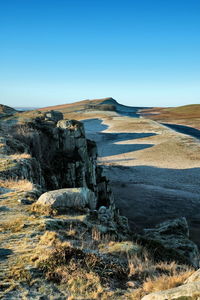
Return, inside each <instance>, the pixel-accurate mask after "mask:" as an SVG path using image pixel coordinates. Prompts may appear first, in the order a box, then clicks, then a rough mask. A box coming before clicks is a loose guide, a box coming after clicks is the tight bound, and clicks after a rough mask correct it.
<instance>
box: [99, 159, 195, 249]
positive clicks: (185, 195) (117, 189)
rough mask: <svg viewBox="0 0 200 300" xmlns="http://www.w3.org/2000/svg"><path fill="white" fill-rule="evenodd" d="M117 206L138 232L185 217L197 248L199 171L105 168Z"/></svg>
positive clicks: (132, 227)
mask: <svg viewBox="0 0 200 300" xmlns="http://www.w3.org/2000/svg"><path fill="white" fill-rule="evenodd" d="M104 170H105V175H107V176H108V178H109V179H110V183H111V187H112V190H113V193H114V197H115V201H116V204H117V207H119V208H120V211H121V213H122V215H125V216H126V217H128V219H129V222H130V226H131V229H132V230H133V231H134V232H141V230H142V229H143V228H149V227H153V226H155V225H156V224H158V223H160V222H163V221H165V220H169V219H174V218H177V217H186V219H187V220H188V223H189V226H190V233H191V234H190V236H191V239H192V240H193V241H194V242H195V243H197V244H198V245H199V246H200V212H199V207H200V194H199V185H198V182H199V179H200V168H191V169H181V170H180V169H179V170H177V169H166V168H156V167H151V166H134V167H126V166H120V165H119V166H107V167H104Z"/></svg>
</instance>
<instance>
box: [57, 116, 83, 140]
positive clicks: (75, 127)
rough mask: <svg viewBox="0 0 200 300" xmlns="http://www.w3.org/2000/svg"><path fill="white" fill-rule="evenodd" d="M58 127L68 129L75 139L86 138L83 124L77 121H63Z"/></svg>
mask: <svg viewBox="0 0 200 300" xmlns="http://www.w3.org/2000/svg"><path fill="white" fill-rule="evenodd" d="M57 127H59V128H63V129H68V130H70V131H72V132H73V134H74V137H75V138H79V137H81V136H83V137H85V129H84V125H83V123H81V122H79V121H77V120H62V121H59V122H58V124H57Z"/></svg>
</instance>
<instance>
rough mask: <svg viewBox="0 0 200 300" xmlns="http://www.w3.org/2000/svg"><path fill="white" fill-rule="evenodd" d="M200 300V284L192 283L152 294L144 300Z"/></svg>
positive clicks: (143, 299)
mask: <svg viewBox="0 0 200 300" xmlns="http://www.w3.org/2000/svg"><path fill="white" fill-rule="evenodd" d="M198 299H200V282H199V281H198V282H191V283H188V284H184V285H181V286H179V287H176V288H173V289H169V290H165V291H161V292H156V293H151V294H149V295H146V296H144V297H143V298H142V300H198Z"/></svg>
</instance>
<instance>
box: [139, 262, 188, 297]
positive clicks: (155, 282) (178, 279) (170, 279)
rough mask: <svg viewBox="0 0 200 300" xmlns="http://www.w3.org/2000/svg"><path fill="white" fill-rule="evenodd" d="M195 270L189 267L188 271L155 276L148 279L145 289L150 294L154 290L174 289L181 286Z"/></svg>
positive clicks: (144, 285)
mask: <svg viewBox="0 0 200 300" xmlns="http://www.w3.org/2000/svg"><path fill="white" fill-rule="evenodd" d="M193 272H194V270H191V269H189V268H188V270H187V271H182V272H177V271H176V272H174V274H172V275H169V276H168V275H162V276H159V277H155V278H154V279H151V278H149V279H147V281H146V282H145V283H144V284H143V290H144V292H145V293H147V294H149V293H152V292H158V291H163V290H168V289H172V288H174V287H177V286H180V285H182V284H183V283H184V281H185V280H186V279H187V278H188V277H189V276H190V275H192V273H193Z"/></svg>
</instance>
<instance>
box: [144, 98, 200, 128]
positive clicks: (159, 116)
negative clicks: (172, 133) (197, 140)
mask: <svg viewBox="0 0 200 300" xmlns="http://www.w3.org/2000/svg"><path fill="white" fill-rule="evenodd" d="M141 113H142V115H143V116H144V117H146V118H149V119H152V120H155V121H158V122H162V123H171V124H172V123H176V124H179V125H186V126H191V127H195V128H197V129H200V104H190V105H184V106H178V107H170V108H156V107H155V108H152V109H145V110H142V111H141Z"/></svg>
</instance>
